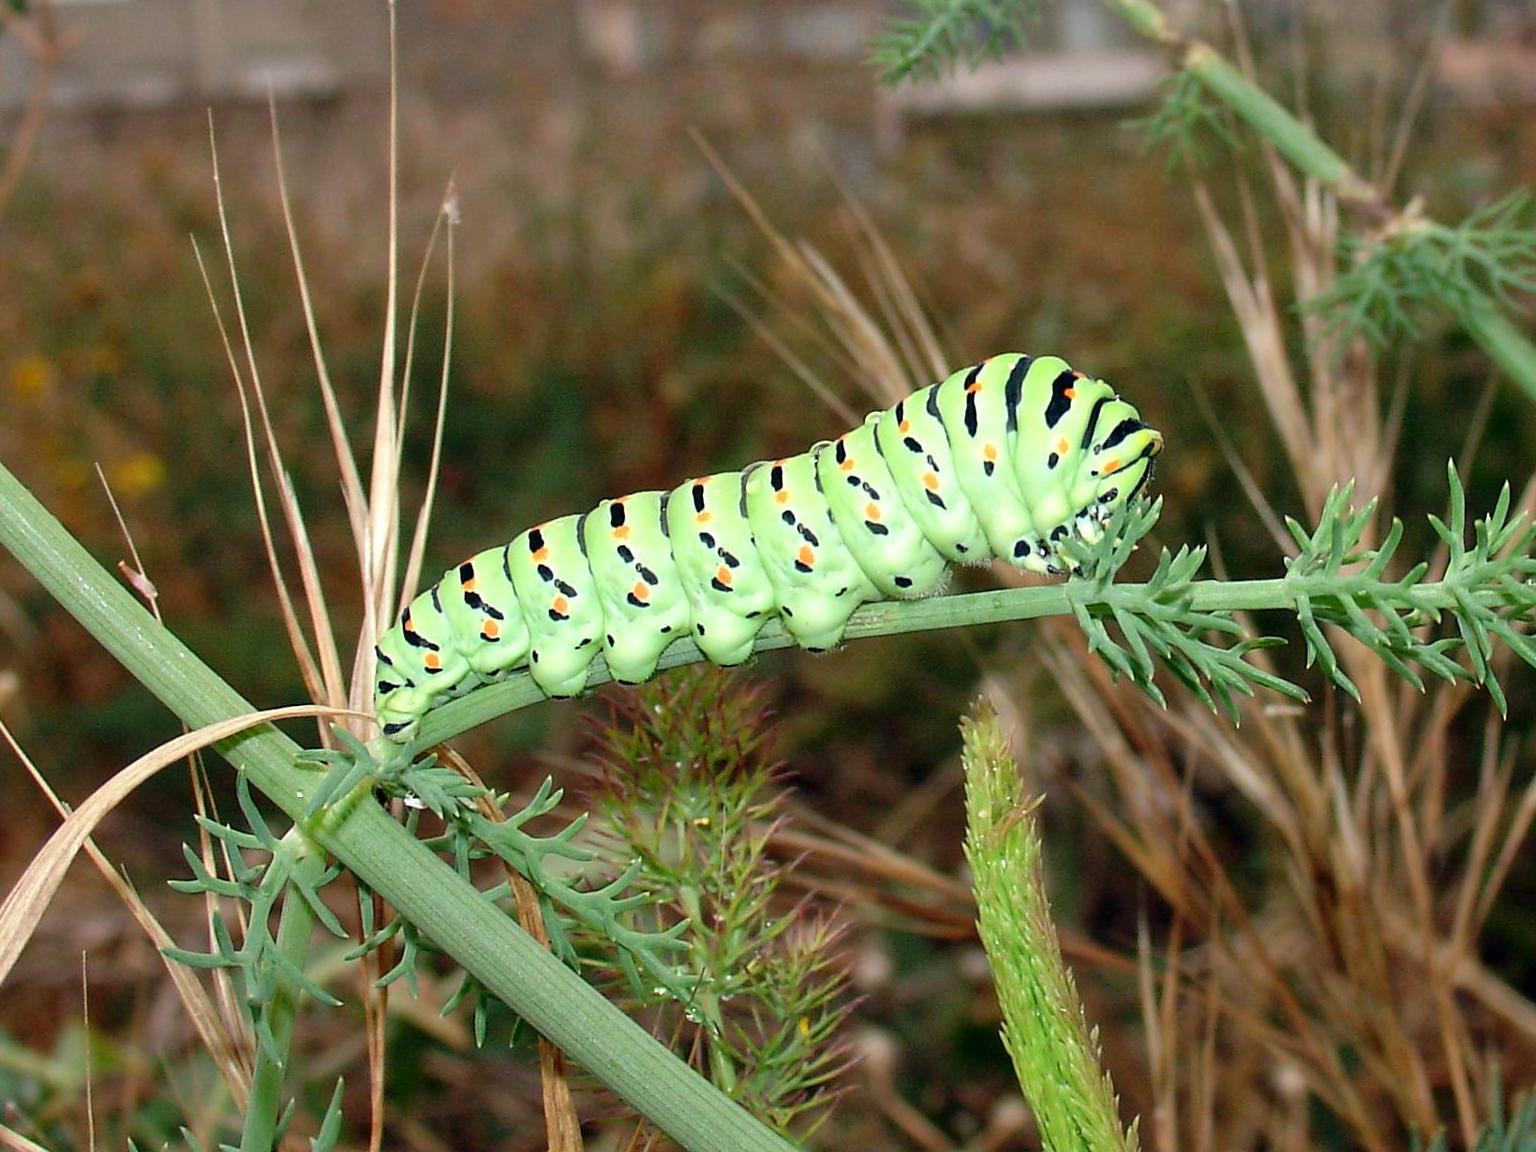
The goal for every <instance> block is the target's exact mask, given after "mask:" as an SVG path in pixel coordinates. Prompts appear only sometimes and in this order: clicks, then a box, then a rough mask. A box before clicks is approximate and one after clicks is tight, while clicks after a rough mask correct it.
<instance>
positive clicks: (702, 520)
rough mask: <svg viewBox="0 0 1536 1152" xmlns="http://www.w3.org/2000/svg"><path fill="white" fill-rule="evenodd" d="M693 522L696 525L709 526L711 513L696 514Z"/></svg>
mask: <svg viewBox="0 0 1536 1152" xmlns="http://www.w3.org/2000/svg"><path fill="white" fill-rule="evenodd" d="M693 522H694V523H695V524H708V523H709V513H708V512H698V513H695V515H694V517H693Z"/></svg>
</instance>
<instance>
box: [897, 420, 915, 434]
mask: <svg viewBox="0 0 1536 1152" xmlns="http://www.w3.org/2000/svg"><path fill="white" fill-rule="evenodd" d="M896 427H897V428H900V429H901V434H902V435H903V436H905V435H906V434H907V433H908V432H910V431H912V421H910V420H903V421H902V422H901V423H900V424H898V425H896Z"/></svg>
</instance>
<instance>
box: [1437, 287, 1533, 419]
mask: <svg viewBox="0 0 1536 1152" xmlns="http://www.w3.org/2000/svg"><path fill="white" fill-rule="evenodd" d="M1456 317H1457V319H1458V320H1460V321H1461V324H1462V327H1464V328H1465V329H1466V330H1467V333H1468V335H1470V336H1471V337H1472V339H1474V340H1476V341H1477V342H1478V344H1479V345H1480V346H1481V347H1482V349H1483V351H1484V352H1487V353H1488V356H1489V358H1490V359H1492V360H1493V362H1494V363H1495V364H1497V365H1498V366H1499V367H1500V368H1502V369H1504V371H1505V373H1507V374H1508V376H1509V378H1510V379H1511V380H1513V381H1514V382H1515V383H1516V384H1518V385H1519V386H1520V387H1521V388H1523V389H1524V390H1525V393H1526V395H1527V396H1529V397H1530V399H1531V400H1532V401H1533V402H1536V345H1533V344H1532V343H1531V342H1530V340H1528V339H1526V337H1525V336H1524V334H1523V333H1521V331H1520V329H1518V328H1517V327H1515V325H1514V323H1513V321H1511V320H1510V319H1509V317H1508V316H1506V315H1504V313H1503V312H1501V311H1499V308H1498V306H1497V305H1495V304H1494V303H1493V302H1492V301H1491V300H1489V299H1488V298H1487V297H1486V296H1479V297H1476V298H1475V299H1472V300H1470V301H1468V302H1467V303H1466V304H1465V305H1464V306H1463V307H1459V308H1457V309H1456Z"/></svg>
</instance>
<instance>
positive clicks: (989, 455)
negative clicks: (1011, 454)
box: [981, 444, 997, 460]
mask: <svg viewBox="0 0 1536 1152" xmlns="http://www.w3.org/2000/svg"><path fill="white" fill-rule="evenodd" d="M981 456H982V459H984V460H996V459H997V445H996V444H987V445H985V446H984V447H983V448H982V450H981Z"/></svg>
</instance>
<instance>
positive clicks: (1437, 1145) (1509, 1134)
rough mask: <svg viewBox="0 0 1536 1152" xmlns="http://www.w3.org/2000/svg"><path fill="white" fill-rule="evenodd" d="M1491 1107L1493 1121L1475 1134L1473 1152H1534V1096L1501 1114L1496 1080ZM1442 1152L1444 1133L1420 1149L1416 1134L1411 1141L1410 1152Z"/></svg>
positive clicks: (1444, 1141) (1502, 1106)
mask: <svg viewBox="0 0 1536 1152" xmlns="http://www.w3.org/2000/svg"><path fill="white" fill-rule="evenodd" d="M1492 1094H1493V1105H1492V1107H1491V1108H1490V1109H1489V1112H1490V1114H1491V1115H1492V1116H1493V1119H1492V1120H1490V1121H1489V1122H1488V1125H1487V1126H1486V1127H1485V1128H1483V1130H1482V1131H1481V1132H1479V1133H1478V1134H1477V1144H1476V1145H1475V1146H1474V1148H1473V1152H1536V1094H1532V1093H1529V1092H1528V1093H1526V1094H1525V1096H1524V1097H1523V1098H1522V1099H1521V1101H1520V1103H1519V1104H1518V1105H1516V1107H1515V1109H1514V1111H1513V1112H1511V1113H1509V1115H1508V1116H1506V1115H1505V1110H1504V1099H1503V1091H1502V1089H1501V1087H1500V1085H1499V1084H1498V1083H1497V1081H1496V1082H1495V1083H1494V1086H1493V1089H1492ZM1420 1149H1423V1152H1446V1139H1445V1133H1444V1132H1440V1133H1439V1134H1437V1135H1436V1136H1435V1138H1434V1140H1433V1141H1431V1142H1430V1144H1429V1146H1428V1148H1424V1146H1423V1144H1422V1143H1421V1142H1420V1140H1419V1138H1418V1136H1417V1135H1415V1136H1414V1140H1413V1152H1420Z"/></svg>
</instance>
